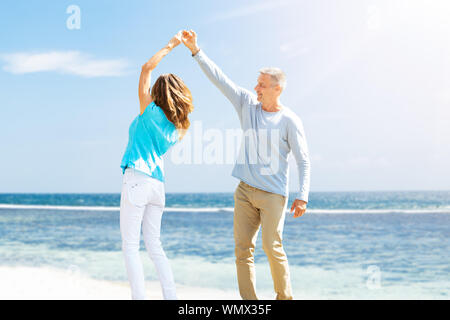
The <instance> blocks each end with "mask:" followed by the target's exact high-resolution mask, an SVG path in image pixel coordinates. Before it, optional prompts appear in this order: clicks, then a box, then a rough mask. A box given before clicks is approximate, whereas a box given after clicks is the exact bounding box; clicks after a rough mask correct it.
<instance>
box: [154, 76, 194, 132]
mask: <svg viewBox="0 0 450 320" xmlns="http://www.w3.org/2000/svg"><path fill="white" fill-rule="evenodd" d="M151 95H152V99H153V101H154V102H155V104H156V105H157V106H158V107H160V108H161V109H162V110H163V111H164V114H165V115H166V117H167V119H169V121H170V122H172V123H173V124H174V125H175V127H176V128H177V129H178V130H179V132H180V136H181V137H183V136H184V134H185V133H186V130H187V129H188V128H189V126H190V125H191V123H190V121H189V118H188V115H189V113H191V112H192V111H193V110H194V105H193V104H192V94H191V91H190V90H189V89H188V87H186V85H185V84H184V82H183V80H181V79H180V78H179V77H178V76H176V75H174V74H171V73H168V74H163V75H161V76H160V77H159V78H158V79H157V80H156V82H155V84H154V85H153V88H152V92H151Z"/></svg>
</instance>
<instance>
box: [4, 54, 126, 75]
mask: <svg viewBox="0 0 450 320" xmlns="http://www.w3.org/2000/svg"><path fill="white" fill-rule="evenodd" d="M0 59H1V60H3V61H4V62H5V63H6V64H5V65H4V66H3V70H4V71H7V72H10V73H12V74H26V73H35V72H45V71H47V72H58V73H63V74H72V75H77V76H82V77H87V78H92V77H115V76H122V75H124V74H126V68H127V66H128V63H127V61H126V60H124V59H109V60H102V59H95V58H92V57H91V56H90V55H88V54H84V53H81V52H79V51H52V52H44V53H26V52H17V53H11V54H4V55H0Z"/></svg>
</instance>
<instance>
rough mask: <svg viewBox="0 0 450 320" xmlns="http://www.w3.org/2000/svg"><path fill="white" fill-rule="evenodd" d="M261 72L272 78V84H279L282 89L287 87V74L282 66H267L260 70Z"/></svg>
mask: <svg viewBox="0 0 450 320" xmlns="http://www.w3.org/2000/svg"><path fill="white" fill-rule="evenodd" d="M259 73H261V74H267V75H269V76H270V78H271V79H272V85H274V86H276V85H279V86H280V87H281V89H283V90H284V88H286V75H285V74H284V72H283V71H282V70H281V69H280V68H274V67H267V68H262V69H260V70H259Z"/></svg>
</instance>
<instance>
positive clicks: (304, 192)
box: [288, 118, 311, 202]
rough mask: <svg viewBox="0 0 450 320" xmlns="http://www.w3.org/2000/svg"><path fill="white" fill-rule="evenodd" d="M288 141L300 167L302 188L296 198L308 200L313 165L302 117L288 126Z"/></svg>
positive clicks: (299, 173)
mask: <svg viewBox="0 0 450 320" xmlns="http://www.w3.org/2000/svg"><path fill="white" fill-rule="evenodd" d="M288 143H289V146H290V148H291V150H292V153H293V154H294V158H295V161H296V163H297V168H298V175H299V177H298V178H299V185H300V190H299V193H298V194H297V196H296V199H299V200H303V201H305V202H308V196H309V185H310V169H311V165H310V160H309V151H308V145H307V143H306V136H305V131H304V129H303V123H302V122H301V120H300V118H297V119H293V121H292V122H291V123H290V125H289V127H288Z"/></svg>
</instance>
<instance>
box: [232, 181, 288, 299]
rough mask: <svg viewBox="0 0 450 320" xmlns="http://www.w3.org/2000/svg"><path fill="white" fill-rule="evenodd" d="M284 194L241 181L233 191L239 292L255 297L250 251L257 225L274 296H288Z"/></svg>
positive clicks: (245, 297)
mask: <svg viewBox="0 0 450 320" xmlns="http://www.w3.org/2000/svg"><path fill="white" fill-rule="evenodd" d="M286 206H287V197H284V196H282V195H279V194H276V193H271V192H267V191H263V190H261V189H258V188H254V187H251V186H249V185H248V184H246V183H244V182H241V183H240V184H239V185H238V187H237V189H236V191H235V193H234V241H235V254H236V270H237V277H238V283H239V292H240V294H241V297H242V299H244V300H256V299H257V297H256V292H255V280H256V278H255V264H254V252H255V243H256V237H257V235H258V231H259V227H260V225H261V231H262V244H263V249H264V252H265V253H266V255H267V258H268V260H269V264H270V270H271V272H272V279H273V284H274V289H275V292H276V294H277V296H276V298H277V300H290V299H292V290H291V280H290V276H289V265H288V260H287V257H286V253H285V252H284V250H283V245H282V233H283V226H284V218H285V211H286Z"/></svg>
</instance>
